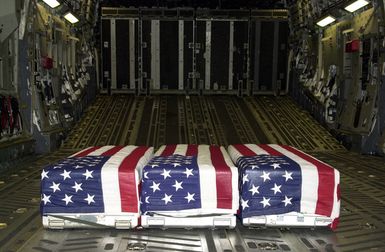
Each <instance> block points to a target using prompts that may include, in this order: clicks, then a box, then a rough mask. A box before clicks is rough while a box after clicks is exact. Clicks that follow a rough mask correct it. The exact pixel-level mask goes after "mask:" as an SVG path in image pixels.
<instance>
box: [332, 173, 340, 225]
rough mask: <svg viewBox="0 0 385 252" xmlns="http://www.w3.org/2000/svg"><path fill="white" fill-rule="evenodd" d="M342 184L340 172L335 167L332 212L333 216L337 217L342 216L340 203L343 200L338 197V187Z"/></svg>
mask: <svg viewBox="0 0 385 252" xmlns="http://www.w3.org/2000/svg"><path fill="white" fill-rule="evenodd" d="M339 184H340V172H339V171H338V170H336V169H334V202H333V210H332V214H331V216H330V217H331V218H332V219H335V218H338V217H339V216H340V205H341V200H338V199H337V188H338V185H339Z"/></svg>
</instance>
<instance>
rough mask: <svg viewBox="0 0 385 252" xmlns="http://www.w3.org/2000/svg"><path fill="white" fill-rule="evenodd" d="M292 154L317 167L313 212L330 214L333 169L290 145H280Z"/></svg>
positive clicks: (332, 195) (332, 198)
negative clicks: (316, 188)
mask: <svg viewBox="0 0 385 252" xmlns="http://www.w3.org/2000/svg"><path fill="white" fill-rule="evenodd" d="M281 147H282V148H285V149H286V150H288V151H290V152H292V153H293V154H295V155H297V156H299V157H301V158H302V159H305V160H306V161H308V162H310V163H312V164H313V165H315V166H316V167H317V170H318V199H317V206H316V210H315V213H316V214H320V215H326V216H330V215H331V213H332V211H333V202H334V186H335V185H334V180H335V178H334V169H333V167H331V166H330V165H327V164H325V163H322V162H320V161H319V160H317V159H315V158H313V157H312V156H310V155H307V154H305V153H303V152H301V151H299V150H297V149H295V148H293V147H291V146H281Z"/></svg>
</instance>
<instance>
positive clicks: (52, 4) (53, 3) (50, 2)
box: [43, 0, 60, 8]
mask: <svg viewBox="0 0 385 252" xmlns="http://www.w3.org/2000/svg"><path fill="white" fill-rule="evenodd" d="M43 2H44V3H46V4H48V5H49V7H51V8H56V7H58V6H59V5H60V2H58V1H57V0H43Z"/></svg>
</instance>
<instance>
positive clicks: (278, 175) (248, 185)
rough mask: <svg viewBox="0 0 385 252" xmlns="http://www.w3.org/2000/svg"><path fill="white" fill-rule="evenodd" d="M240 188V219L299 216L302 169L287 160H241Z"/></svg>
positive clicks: (261, 157)
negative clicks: (289, 214) (288, 214)
mask: <svg viewBox="0 0 385 252" xmlns="http://www.w3.org/2000/svg"><path fill="white" fill-rule="evenodd" d="M237 166H238V167H239V168H240V177H239V186H240V191H241V198H240V210H241V215H242V218H248V217H252V216H260V215H272V214H283V213H288V212H292V211H295V212H299V211H300V206H301V205H300V204H301V183H302V178H301V168H300V166H299V165H298V164H297V163H296V162H295V161H293V160H291V159H290V158H288V157H286V156H272V155H258V156H251V157H240V158H239V159H238V160H237Z"/></svg>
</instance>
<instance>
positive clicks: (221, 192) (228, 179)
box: [210, 146, 233, 209]
mask: <svg viewBox="0 0 385 252" xmlns="http://www.w3.org/2000/svg"><path fill="white" fill-rule="evenodd" d="M210 155H211V162H212V163H213V166H214V168H215V174H216V185H217V208H224V209H231V208H232V204H233V203H232V201H233V195H232V188H233V187H232V174H231V169H230V167H229V166H228V165H227V163H226V161H225V158H224V156H223V153H222V152H221V149H220V147H218V146H210Z"/></svg>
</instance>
